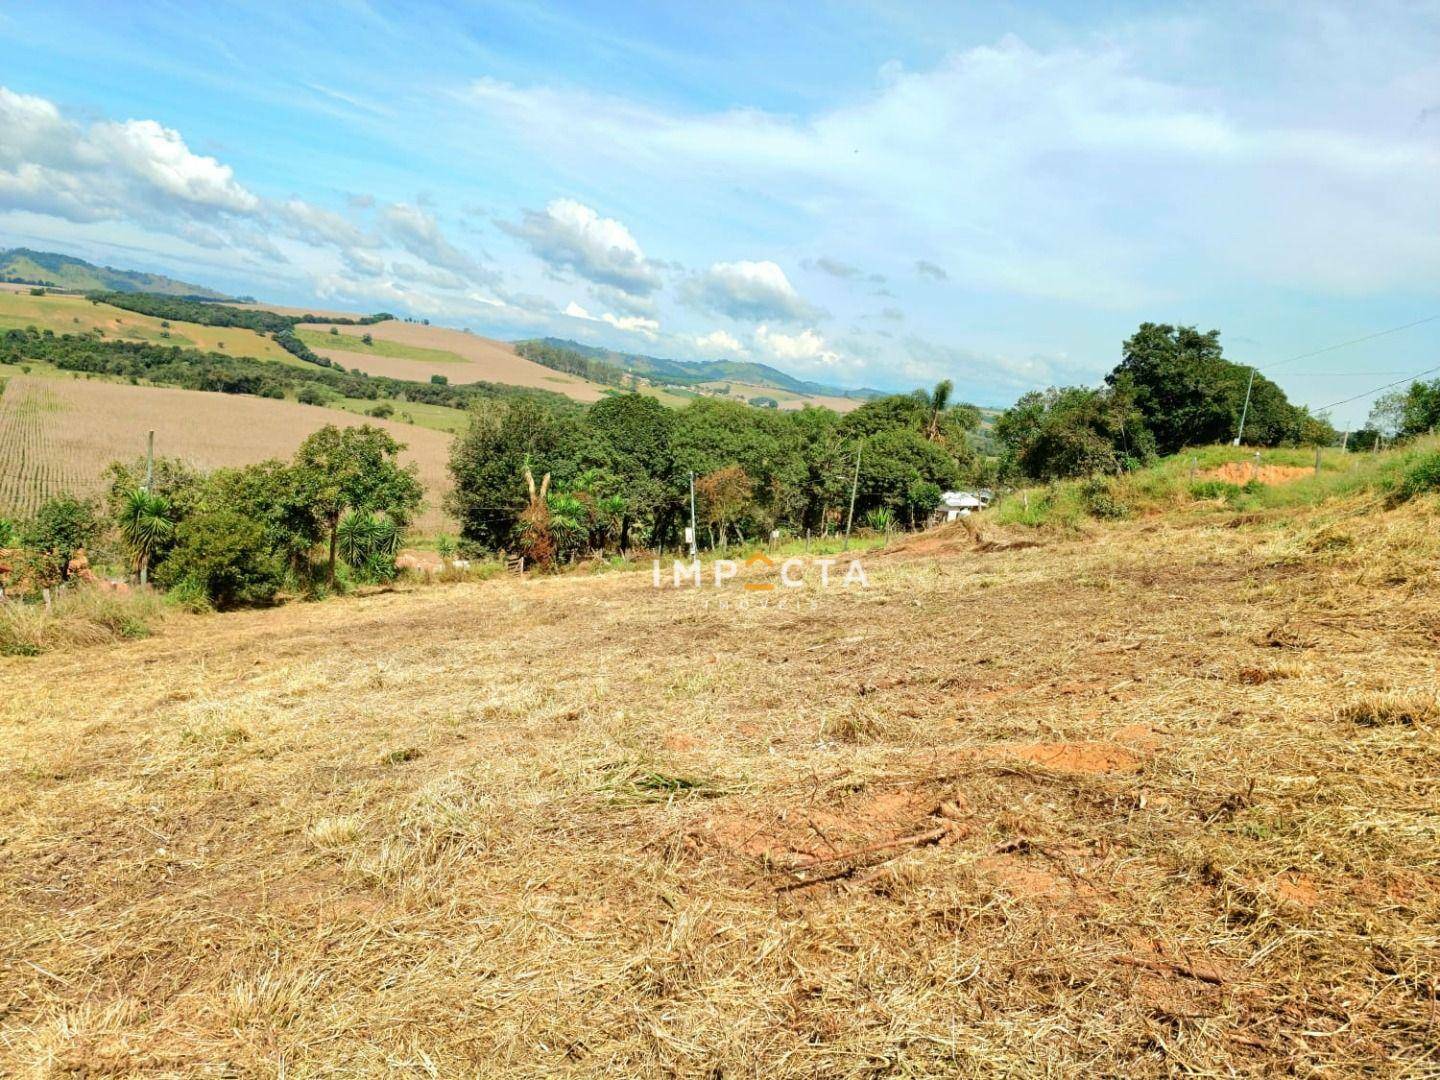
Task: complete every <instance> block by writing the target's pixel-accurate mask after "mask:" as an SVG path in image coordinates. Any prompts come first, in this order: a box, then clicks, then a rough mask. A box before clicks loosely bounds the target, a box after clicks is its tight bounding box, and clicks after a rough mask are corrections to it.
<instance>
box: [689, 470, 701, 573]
mask: <svg viewBox="0 0 1440 1080" xmlns="http://www.w3.org/2000/svg"><path fill="white" fill-rule="evenodd" d="M699 544H700V534H699V533H697V532H696V531H695V473H694V471H693V470H692V471H691V473H690V557H691V558H692V559H693V558H695V557H696V556H698V555H699V554H700V547H699Z"/></svg>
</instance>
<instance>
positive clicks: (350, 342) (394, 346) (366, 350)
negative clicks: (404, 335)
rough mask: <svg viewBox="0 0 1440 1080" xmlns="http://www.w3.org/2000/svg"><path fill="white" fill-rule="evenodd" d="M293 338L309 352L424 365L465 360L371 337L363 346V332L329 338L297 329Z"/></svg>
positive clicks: (442, 351)
mask: <svg viewBox="0 0 1440 1080" xmlns="http://www.w3.org/2000/svg"><path fill="white" fill-rule="evenodd" d="M295 333H296V336H297V337H299V338H300V340H301V341H303V342H305V344H306V345H309V346H310V347H311V348H312V349H344V350H345V351H346V352H353V353H356V354H358V355H360V356H393V357H396V358H398V359H401V360H417V361H419V362H421V363H426V364H464V363H465V358H464V357H463V356H458V355H456V354H455V353H453V352H450V351H449V350H448V349H427V348H425V347H423V346H420V345H410V344H407V343H405V342H401V341H388V340H386V339H385V338H377V337H374V336H373V335H372V336H371V339H370V344H368V345H367V344H366V343H365V341H364V340H363V337H362V335H363V334H364V333H365V328H364V327H360V328H356V329H355V330H354V332H353V333H341V334H332V333H330V332H329V331H328V330H326V331H320V330H305V329H297V330H296V331H295Z"/></svg>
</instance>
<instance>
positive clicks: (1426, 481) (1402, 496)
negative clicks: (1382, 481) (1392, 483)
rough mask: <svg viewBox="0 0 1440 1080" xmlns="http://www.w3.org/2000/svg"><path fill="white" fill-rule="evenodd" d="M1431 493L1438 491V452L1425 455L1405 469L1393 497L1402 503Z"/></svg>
mask: <svg viewBox="0 0 1440 1080" xmlns="http://www.w3.org/2000/svg"><path fill="white" fill-rule="evenodd" d="M1432 491H1440V451H1435V452H1433V453H1429V454H1426V455H1425V456H1424V457H1422V458H1420V460H1418V461H1416V462H1415V463H1414V464H1413V465H1411V466H1410V467H1409V468H1408V469H1406V470H1405V475H1404V476H1402V477H1401V478H1400V486H1399V487H1398V488H1396V490H1395V496H1396V498H1397V499H1398V500H1401V501H1404V500H1406V499H1413V498H1415V497H1416V496H1418V495H1425V494H1428V493H1429V492H1432Z"/></svg>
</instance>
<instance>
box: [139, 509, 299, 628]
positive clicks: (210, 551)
mask: <svg viewBox="0 0 1440 1080" xmlns="http://www.w3.org/2000/svg"><path fill="white" fill-rule="evenodd" d="M156 576H157V578H158V580H159V583H160V584H161V585H162V586H164V587H166V588H169V589H174V590H176V591H177V592H179V593H180V594H181V597H182V598H184V597H191V598H194V597H196V596H198V595H203V596H204V598H205V599H206V600H207V601H208V602H209V603H210V604H211V605H212V606H214V607H216V608H219V609H221V610H224V609H225V608H232V607H239V606H242V605H245V604H264V603H268V602H270V601H271V600H273V599H274V598H275V594H276V592H278V591H279V589H280V584H281V581H282V580H283V568H282V567H281V565H280V561H279V560H278V559H276V558H275V557H274V556H273V555H272V554H271V552H270V546H269V545H268V544H267V543H266V540H265V531H264V528H263V527H262V526H261V525H260V524H259V523H258V522H256V521H253V520H252V519H250V518H247V517H243V516H241V515H240V514H237V513H235V512H234V511H233V510H212V511H209V512H206V513H201V514H197V515H196V516H194V517H192V518H189V519H188V520H186V521H184V522H182V523H181V525H180V526H179V527H178V528H177V529H176V531H175V547H174V548H173V549H172V550H171V552H170V555H169V557H168V558H167V559H166V560H165V562H164V563H163V564H162V565H161V567H160V570H159V572H158V573H157V575H156Z"/></svg>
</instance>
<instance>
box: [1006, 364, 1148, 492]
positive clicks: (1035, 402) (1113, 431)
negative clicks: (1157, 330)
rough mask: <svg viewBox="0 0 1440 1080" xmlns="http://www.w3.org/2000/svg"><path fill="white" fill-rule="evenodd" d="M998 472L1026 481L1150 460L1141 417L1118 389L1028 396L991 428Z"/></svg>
mask: <svg viewBox="0 0 1440 1080" xmlns="http://www.w3.org/2000/svg"><path fill="white" fill-rule="evenodd" d="M995 437H996V438H997V439H998V440H999V441H1000V444H1001V447H1002V470H1003V471H1004V473H1005V474H1006V475H1008V476H1012V477H1015V478H1017V479H1026V480H1057V479H1063V478H1066V477H1075V476H1089V475H1091V474H1092V473H1119V472H1124V471H1126V470H1129V469H1132V468H1135V467H1137V466H1139V465H1141V464H1144V463H1145V462H1147V461H1148V460H1149V459H1150V458H1151V457H1153V456H1154V442H1153V440H1152V439H1151V436H1150V433H1149V431H1148V430H1147V429H1146V427H1145V425H1144V422H1143V417H1142V416H1141V414H1140V412H1139V410H1138V409H1137V408H1136V407H1135V405H1134V403H1133V402H1132V401H1131V400H1130V398H1129V397H1128V396H1127V395H1126V393H1125V392H1124V391H1123V390H1122V389H1117V388H1107V389H1104V390H1094V389H1090V388H1088V387H1078V386H1072V387H1065V388H1061V389H1056V388H1053V387H1052V388H1051V389H1049V390H1044V391H1039V390H1032V391H1031V392H1030V393H1028V394H1024V395H1022V396H1021V398H1020V400H1018V401H1017V402H1016V403H1015V404H1014V405H1013V406H1011V407H1010V408H1009V409H1007V410H1005V412H1003V413H1002V414H1001V415H1000V418H999V419H998V420H996V422H995Z"/></svg>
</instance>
